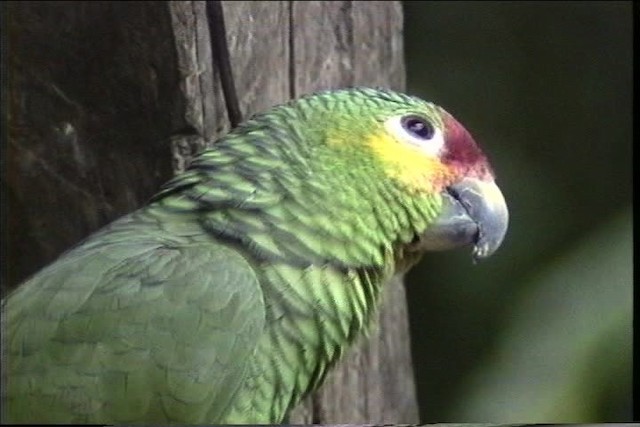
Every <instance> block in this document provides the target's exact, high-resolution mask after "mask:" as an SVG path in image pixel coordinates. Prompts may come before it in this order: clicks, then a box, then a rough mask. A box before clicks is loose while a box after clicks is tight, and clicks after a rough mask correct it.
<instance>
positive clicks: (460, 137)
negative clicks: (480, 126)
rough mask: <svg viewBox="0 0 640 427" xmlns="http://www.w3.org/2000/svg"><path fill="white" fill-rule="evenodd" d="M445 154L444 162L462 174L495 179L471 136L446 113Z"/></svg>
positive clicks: (444, 115) (444, 116)
mask: <svg viewBox="0 0 640 427" xmlns="http://www.w3.org/2000/svg"><path fill="white" fill-rule="evenodd" d="M443 119H444V127H445V136H444V137H445V153H444V155H443V156H442V161H443V163H445V164H448V165H450V166H451V167H453V168H455V169H459V172H460V173H463V174H470V175H474V176H476V177H478V178H481V179H484V178H489V177H493V171H492V170H491V167H490V166H489V162H488V161H487V158H486V156H485V155H484V153H483V152H482V150H480V147H478V145H477V144H476V142H475V140H474V139H473V137H472V136H471V134H470V133H469V132H468V131H467V130H466V129H465V128H464V126H462V125H461V124H460V122H458V121H457V120H456V119H455V118H454V117H453V116H452V115H451V114H449V113H444V114H443Z"/></svg>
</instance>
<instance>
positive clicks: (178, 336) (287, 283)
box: [2, 87, 509, 424]
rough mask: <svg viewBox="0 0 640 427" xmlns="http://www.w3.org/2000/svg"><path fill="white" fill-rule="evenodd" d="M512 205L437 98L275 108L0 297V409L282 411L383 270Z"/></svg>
mask: <svg viewBox="0 0 640 427" xmlns="http://www.w3.org/2000/svg"><path fill="white" fill-rule="evenodd" d="M508 217H509V214H508V209H507V204H506V201H505V198H504V196H503V194H502V192H501V190H500V188H499V187H498V186H497V184H496V179H495V173H494V171H493V169H492V167H491V165H490V162H489V160H488V158H487V156H486V155H485V154H484V153H483V151H482V150H481V148H480V147H479V145H478V144H477V143H476V142H475V140H474V139H473V137H472V136H471V134H470V133H469V132H468V131H467V130H466V129H465V128H464V127H463V125H462V124H460V122H458V121H457V119H455V118H454V117H453V116H452V115H451V114H449V113H448V112H447V111H446V110H444V109H443V108H442V107H440V106H438V105H436V104H434V103H432V102H428V101H425V100H423V99H422V98H419V97H416V96H412V95H408V94H405V93H402V92H398V91H394V90H391V89H382V88H370V87H349V88H342V89H332V90H323V91H318V92H315V93H312V94H308V95H304V96H301V97H299V98H297V99H295V100H290V101H288V102H285V103H283V104H281V105H278V106H275V107H272V108H270V109H268V110H266V111H265V112H262V113H258V114H255V115H253V116H252V117H251V118H249V119H247V120H246V121H244V122H243V123H241V124H239V125H238V126H237V127H235V128H234V129H232V130H231V131H229V132H228V133H227V134H226V135H224V136H223V137H221V138H219V139H218V140H217V141H216V142H215V143H214V144H212V146H211V147H210V148H207V149H205V150H203V151H202V152H201V153H199V154H198V155H196V156H195V157H194V158H193V160H192V162H191V163H190V165H189V166H188V168H186V170H184V171H183V172H181V173H179V174H176V175H175V176H174V177H173V178H171V179H170V180H169V181H168V182H167V183H166V184H164V185H163V186H162V187H161V188H160V189H159V190H158V192H157V193H156V194H155V195H154V196H153V197H152V198H151V199H150V200H149V201H148V203H147V204H146V205H144V206H142V207H141V208H139V209H137V210H135V211H133V212H132V213H129V214H127V215H125V216H122V217H121V218H119V219H116V220H115V221H114V222H112V223H110V224H108V225H106V226H105V227H103V228H102V229H99V230H98V231H97V232H95V233H94V234H92V235H90V236H89V237H87V238H86V239H84V240H83V241H82V242H80V243H79V244H77V245H76V246H75V247H73V248H71V249H70V250H68V251H67V252H65V253H63V254H62V255H61V256H60V257H59V258H58V259H57V260H56V261H54V262H53V263H52V264H50V265H48V266H46V267H44V268H43V269H42V270H40V271H39V272H37V273H35V274H34V275H33V276H31V277H30V278H29V279H27V280H26V281H25V282H23V283H22V284H20V285H19V286H18V287H16V288H15V289H14V290H13V291H11V292H10V293H9V294H8V295H7V296H6V297H5V298H4V299H3V300H2V324H3V341H4V342H3V349H2V352H3V361H4V366H3V374H2V375H3V377H4V378H3V385H4V387H3V390H2V403H3V405H2V418H3V422H7V423H31V424H35V423H94V424H97V423H100V424H112V423H115V424H126V423H147V424H149V423H184V424H204V423H207V424H212V423H215V424H234V423H258V424H271V423H281V422H283V421H285V420H286V419H287V417H288V414H289V413H290V411H291V410H292V408H294V407H295V406H296V405H297V404H298V403H300V402H301V400H302V399H304V398H305V397H306V396H308V395H309V394H310V393H312V392H313V391H314V390H316V389H318V387H320V386H321V384H322V383H323V381H324V379H325V377H326V374H327V372H328V371H329V370H330V369H331V368H332V367H333V366H334V365H335V364H336V362H337V361H338V360H339V359H340V357H341V356H342V355H343V354H344V353H345V351H346V350H347V349H348V348H349V347H350V346H351V345H352V344H353V343H354V342H355V341H356V340H357V339H358V337H360V336H366V334H367V331H369V330H370V328H371V327H372V324H374V323H375V322H374V320H373V319H375V314H376V313H377V310H378V309H379V306H380V303H381V295H382V290H383V289H384V286H385V284H386V283H387V282H388V281H389V280H390V278H391V277H392V276H393V275H394V274H398V273H401V272H404V271H407V270H408V269H409V268H411V267H412V266H413V265H415V264H416V263H417V262H418V260H420V259H421V257H422V256H423V255H424V253H426V252H429V251H442V250H448V249H453V248H460V247H471V248H472V257H473V258H474V260H479V259H483V258H487V257H489V256H490V255H492V254H493V253H494V252H495V251H496V250H497V249H498V247H499V246H500V245H501V243H502V241H503V239H504V237H505V234H506V231H507V228H508Z"/></svg>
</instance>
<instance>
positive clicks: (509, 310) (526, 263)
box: [404, 2, 632, 422]
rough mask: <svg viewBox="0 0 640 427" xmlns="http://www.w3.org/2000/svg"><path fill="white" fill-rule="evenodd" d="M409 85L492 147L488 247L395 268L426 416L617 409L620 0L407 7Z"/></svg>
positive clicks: (623, 271)
mask: <svg viewBox="0 0 640 427" xmlns="http://www.w3.org/2000/svg"><path fill="white" fill-rule="evenodd" d="M404 11H405V58H406V61H407V67H408V91H409V92H410V93H412V94H416V95H419V96H421V97H424V98H426V99H429V100H431V101H434V102H436V103H438V104H440V105H442V106H443V107H444V108H445V109H447V110H448V111H449V112H451V113H452V114H453V115H454V116H456V117H457V118H458V120H459V121H460V122H461V123H463V124H464V125H465V126H466V127H467V129H468V130H469V131H470V132H471V133H472V135H474V137H475V139H476V140H477V141H478V143H479V144H480V145H481V146H482V147H483V148H484V149H485V151H486V153H487V154H488V156H489V157H490V159H491V161H492V164H493V166H494V168H495V170H496V173H497V176H498V184H499V185H500V187H501V189H502V190H503V192H504V195H505V197H506V199H507V203H508V205H509V208H510V229H509V232H508V234H507V237H506V240H505V242H504V244H503V246H502V248H501V249H500V250H499V251H498V252H497V253H496V254H495V255H494V256H493V257H492V258H490V259H489V260H486V261H484V262H482V263H480V264H478V265H473V263H472V262H471V258H470V254H469V251H458V252H456V253H453V254H452V253H450V252H449V253H434V254H429V255H428V256H427V257H425V259H424V261H423V262H422V263H421V264H420V265H419V266H418V267H417V268H416V269H414V270H412V271H411V272H410V273H409V275H408V283H407V286H408V295H409V309H410V315H411V328H412V330H411V333H412V337H413V342H412V346H413V358H414V359H413V360H414V365H415V371H416V374H417V387H418V395H419V400H420V411H421V421H422V422H444V421H446V422H472V421H473V422H497V421H499V422H521V421H527V422H613V421H629V420H630V419H631V375H632V373H631V365H632V356H631V354H632V344H631V343H632V329H631V326H632V273H631V272H632V248H631V231H632V219H631V194H632V189H631V181H632V178H631V165H632V160H631V154H632V151H631V141H632V122H631V120H632V118H631V117H632V116H631V105H632V98H631V97H632V13H631V2H404Z"/></svg>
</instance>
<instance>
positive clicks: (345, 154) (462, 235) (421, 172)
mask: <svg viewBox="0 0 640 427" xmlns="http://www.w3.org/2000/svg"><path fill="white" fill-rule="evenodd" d="M322 104H324V108H312V106H313V105H322ZM293 105H295V106H297V107H298V108H299V109H300V110H301V111H303V112H306V114H303V115H307V116H308V117H307V119H308V120H307V125H306V127H307V130H308V131H313V130H314V129H315V130H316V131H317V137H314V138H313V140H314V141H321V142H320V143H319V144H318V145H319V146H320V147H321V148H320V149H318V150H317V152H321V151H322V148H324V149H325V150H327V149H328V150H331V152H332V153H331V154H332V156H331V157H330V156H326V158H327V159H333V160H332V162H333V163H335V164H336V165H337V164H340V166H339V167H338V166H335V167H334V168H333V169H338V168H339V169H340V173H344V170H345V169H346V170H349V171H350V173H351V175H352V176H353V177H354V180H353V181H351V182H355V181H356V180H362V179H368V180H372V181H377V182H378V183H379V184H380V185H379V186H378V187H385V186H386V191H387V192H388V193H390V196H389V198H391V199H392V201H391V203H393V202H396V203H399V204H400V205H401V206H400V208H398V209H406V210H407V212H409V216H410V217H412V216H414V215H412V211H414V212H415V211H419V212H421V213H422V214H423V215H424V216H425V217H426V221H425V222H424V223H423V222H422V221H419V220H418V221H416V223H419V224H420V226H417V227H414V231H415V235H414V236H413V237H412V243H411V245H410V248H412V249H414V250H422V251H429V250H445V249H451V248H456V247H460V246H466V245H472V246H473V257H474V260H477V259H481V258H486V257H488V256H490V255H492V254H493V253H494V252H495V251H496V250H497V249H498V247H499V246H500V244H501V243H502V241H503V239H504V236H505V234H506V231H507V226H508V221H509V214H508V210H507V205H506V202H505V199H504V197H503V195H502V192H501V191H500V189H499V187H498V186H497V185H496V183H495V176H494V172H493V170H492V168H491V166H490V164H489V161H488V159H487V157H486V156H485V155H484V153H483V152H482V151H481V149H480V148H479V147H478V145H477V144H476V142H475V141H474V139H473V138H472V136H471V135H470V134H469V132H468V131H467V130H466V129H465V128H464V127H463V126H462V125H461V124H460V123H459V122H458V121H457V120H456V119H455V118H454V117H453V116H452V115H451V114H449V113H448V112H447V111H445V110H444V109H443V108H441V107H439V106H437V105H435V104H432V103H429V102H426V101H423V100H422V99H419V98H416V97H413V96H408V95H405V94H401V93H397V92H393V91H389V90H382V89H369V88H355V89H345V90H340V91H330V92H322V93H317V94H314V95H311V96H309V97H307V98H302V99H301V100H298V101H295V102H294V104H293ZM336 158H339V159H341V160H339V161H337V160H335V159H336ZM345 159H346V160H345ZM359 171H362V173H358V172H359ZM384 183H386V184H384ZM346 185H349V182H346ZM372 186H375V185H374V184H372ZM364 195H365V196H366V192H365V194H364ZM418 216H419V215H418ZM415 225H416V224H414V226H415ZM421 228H422V229H421ZM404 243H406V242H404Z"/></svg>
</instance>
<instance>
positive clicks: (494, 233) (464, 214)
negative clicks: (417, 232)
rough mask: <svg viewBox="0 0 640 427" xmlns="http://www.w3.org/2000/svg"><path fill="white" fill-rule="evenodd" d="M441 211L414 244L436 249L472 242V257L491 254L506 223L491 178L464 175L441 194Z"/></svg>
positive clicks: (505, 212) (499, 195) (502, 202)
mask: <svg viewBox="0 0 640 427" xmlns="http://www.w3.org/2000/svg"><path fill="white" fill-rule="evenodd" d="M442 203H443V206H442V210H441V212H440V214H439V215H438V217H437V218H436V220H435V221H434V223H433V224H431V225H430V226H429V228H428V229H427V230H426V232H424V233H423V234H422V235H421V236H420V241H419V243H418V244H417V246H418V247H419V248H420V249H423V250H429V251H437V250H446V249H453V248H457V247H460V246H465V245H469V244H473V245H474V248H473V258H474V260H478V259H482V258H487V257H488V256H490V255H492V254H493V253H494V252H495V251H496V250H497V249H498V248H499V247H500V244H501V243H502V240H503V239H504V236H505V234H506V233H507V227H508V225H509V211H508V210H507V203H506V202H505V200H504V196H503V195H502V192H501V191H500V188H498V186H497V185H496V184H495V182H493V181H483V180H480V179H477V178H464V179H463V180H462V181H460V182H458V183H456V184H454V185H451V186H449V187H447V188H446V191H444V192H443V193H442Z"/></svg>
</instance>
